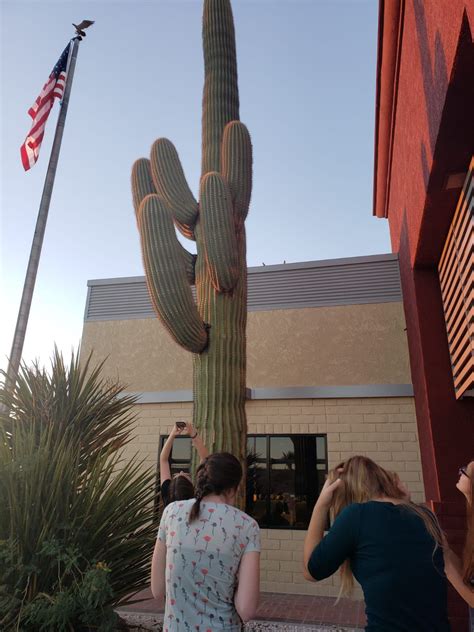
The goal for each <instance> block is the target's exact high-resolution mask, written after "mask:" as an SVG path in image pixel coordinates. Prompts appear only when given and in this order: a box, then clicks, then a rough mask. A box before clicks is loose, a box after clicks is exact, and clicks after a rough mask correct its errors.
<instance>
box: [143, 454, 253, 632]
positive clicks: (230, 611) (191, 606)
mask: <svg viewBox="0 0 474 632" xmlns="http://www.w3.org/2000/svg"><path fill="white" fill-rule="evenodd" d="M241 479H242V467H241V465H240V463H239V461H238V460H237V459H236V458H235V457H234V456H232V454H227V453H225V452H221V453H217V454H211V455H210V456H208V457H207V458H206V459H204V461H203V462H202V463H201V465H199V467H198V469H197V473H196V484H195V498H193V499H191V500H183V501H177V502H174V503H171V504H169V505H168V506H167V507H166V509H165V510H164V512H163V516H162V518H161V523H160V528H159V531H158V538H157V540H156V545H155V550H154V553H153V560H152V568H151V590H152V593H153V596H154V597H155V599H158V600H163V599H165V598H166V605H165V615H164V622H163V631H164V632H175V631H176V632H178V631H179V632H181V631H182V630H185V631H188V630H189V631H192V630H202V631H203V632H205V631H206V630H212V632H217V631H219V630H226V631H228V632H237V631H238V630H239V631H240V630H241V629H242V622H245V621H248V620H249V619H251V618H252V617H253V616H254V615H255V612H256V609H257V605H258V599H259V584H260V531H259V527H258V525H257V523H256V522H255V520H254V519H253V518H251V517H250V516H248V515H247V514H245V513H244V512H243V511H240V510H239V509H237V508H235V507H234V502H235V498H236V494H237V488H238V487H239V484H240V482H241Z"/></svg>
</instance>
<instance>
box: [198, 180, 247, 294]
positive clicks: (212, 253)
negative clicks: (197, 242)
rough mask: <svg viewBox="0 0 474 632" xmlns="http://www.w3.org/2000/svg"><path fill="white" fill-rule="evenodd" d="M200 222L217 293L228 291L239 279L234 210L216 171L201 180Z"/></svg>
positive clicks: (205, 253)
mask: <svg viewBox="0 0 474 632" xmlns="http://www.w3.org/2000/svg"><path fill="white" fill-rule="evenodd" d="M200 200H201V205H200V216H199V219H200V223H201V227H202V230H201V234H202V241H203V245H204V255H205V257H206V262H207V267H208V271H209V275H210V277H211V282H212V285H213V286H214V288H215V289H216V290H217V292H230V291H231V290H232V289H233V288H234V286H235V284H236V283H237V280H238V278H239V252H238V245H237V235H236V231H235V226H234V209H233V207H232V199H231V195H230V191H229V187H228V186H227V183H226V181H225V180H224V178H223V177H222V176H221V175H220V173H216V172H215V171H210V172H209V173H206V175H205V176H203V178H202V180H201V194H200Z"/></svg>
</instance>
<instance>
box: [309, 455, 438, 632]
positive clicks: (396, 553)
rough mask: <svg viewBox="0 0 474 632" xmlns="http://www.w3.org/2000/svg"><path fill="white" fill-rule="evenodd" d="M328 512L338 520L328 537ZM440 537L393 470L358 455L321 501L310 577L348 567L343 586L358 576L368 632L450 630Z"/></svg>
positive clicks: (336, 475)
mask: <svg viewBox="0 0 474 632" xmlns="http://www.w3.org/2000/svg"><path fill="white" fill-rule="evenodd" d="M329 511H331V515H332V517H333V519H334V522H333V525H332V527H331V529H330V530H329V532H328V533H327V535H326V536H324V530H325V527H326V524H327V519H328V512H329ZM441 540H442V536H441V531H440V529H439V527H438V524H437V521H436V518H435V517H434V516H433V514H431V512H429V511H428V510H427V509H425V508H423V507H421V506H418V505H415V504H414V503H411V502H410V501H409V499H408V497H407V495H406V492H405V491H404V490H403V489H401V487H400V486H399V485H398V484H397V481H396V478H395V477H394V475H393V474H391V473H390V472H387V471H386V470H384V469H383V468H382V467H380V466H379V465H377V464H376V463H374V461H372V460H371V459H368V458H366V457H363V456H355V457H352V458H351V459H349V460H348V461H346V462H345V463H342V464H341V465H340V466H339V467H338V468H336V470H335V471H334V472H333V474H332V476H330V477H329V478H328V481H326V484H325V485H324V488H323V490H322V492H321V494H320V497H319V499H318V501H317V503H316V505H315V507H314V511H313V515H312V518H311V522H310V525H309V529H308V533H307V536H306V540H305V546H304V567H305V577H306V579H308V580H310V581H317V580H321V579H324V578H326V577H329V576H330V575H332V574H333V573H335V572H336V571H337V569H338V568H340V567H341V576H342V587H341V593H347V592H350V589H351V587H352V584H353V578H354V577H355V578H356V580H357V581H358V582H359V583H360V585H361V586H362V590H363V592H364V598H365V604H366V615H367V627H366V631H367V632H425V631H426V632H448V631H449V630H450V627H449V622H448V616H447V582H446V576H445V573H444V560H443V550H442V545H441Z"/></svg>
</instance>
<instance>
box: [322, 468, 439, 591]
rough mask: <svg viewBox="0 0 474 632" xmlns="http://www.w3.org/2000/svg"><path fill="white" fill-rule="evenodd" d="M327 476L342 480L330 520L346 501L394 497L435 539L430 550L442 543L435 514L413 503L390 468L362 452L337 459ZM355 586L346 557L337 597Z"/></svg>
mask: <svg viewBox="0 0 474 632" xmlns="http://www.w3.org/2000/svg"><path fill="white" fill-rule="evenodd" d="M328 478H329V480H330V481H334V480H336V479H337V478H341V479H342V480H343V481H344V484H343V485H340V486H339V487H338V488H337V489H336V490H335V491H334V496H333V499H332V503H331V508H330V515H331V521H333V520H334V519H335V518H336V517H337V516H338V515H339V514H340V513H341V511H342V510H343V509H344V507H347V506H348V505H351V504H352V503H364V502H368V501H369V500H373V499H375V498H383V497H386V498H393V499H394V500H397V501H398V502H399V504H401V505H403V506H404V507H406V508H407V510H408V511H411V512H413V513H414V514H416V515H417V516H418V517H419V518H421V520H423V523H424V525H425V527H426V530H427V531H428V533H429V534H430V535H431V537H432V538H433V540H434V543H435V544H434V549H433V554H434V553H435V551H436V549H437V548H438V547H442V532H441V528H440V526H439V524H438V521H437V519H436V516H434V514H432V513H431V511H429V510H428V509H427V508H426V507H423V506H421V505H416V504H415V503H412V502H411V501H410V500H409V499H408V497H407V495H406V492H405V491H404V490H403V489H402V488H401V487H400V478H399V477H398V474H396V473H395V472H389V471H387V470H385V469H384V468H383V467H381V466H380V465H378V464H377V463H375V461H372V459H369V458H367V457H365V456H353V457H351V458H350V459H348V460H347V461H345V462H343V463H340V464H339V465H338V466H337V467H335V468H334V469H333V470H331V471H330V472H329V475H328ZM353 587H354V576H353V574H352V570H351V567H350V563H349V560H346V561H345V562H344V563H343V564H342V566H341V590H340V592H339V597H338V599H339V598H340V597H341V596H342V595H347V594H350V593H351V591H352V589H353Z"/></svg>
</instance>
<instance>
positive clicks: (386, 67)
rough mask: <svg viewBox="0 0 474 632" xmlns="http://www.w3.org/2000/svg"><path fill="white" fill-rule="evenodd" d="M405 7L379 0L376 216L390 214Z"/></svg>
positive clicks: (399, 0)
mask: <svg viewBox="0 0 474 632" xmlns="http://www.w3.org/2000/svg"><path fill="white" fill-rule="evenodd" d="M404 11H405V0H379V27H378V45H377V83H376V102H375V158H374V202H373V214H374V215H375V216H376V217H387V216H388V202H389V193H390V172H391V162H392V146H393V136H394V130H395V117H396V110H397V94H398V77H399V72H400V56H401V50H402V37H403V21H404V20H403V18H404Z"/></svg>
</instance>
